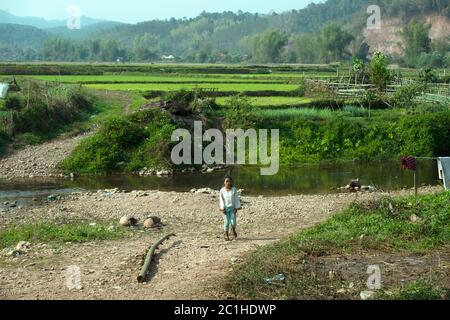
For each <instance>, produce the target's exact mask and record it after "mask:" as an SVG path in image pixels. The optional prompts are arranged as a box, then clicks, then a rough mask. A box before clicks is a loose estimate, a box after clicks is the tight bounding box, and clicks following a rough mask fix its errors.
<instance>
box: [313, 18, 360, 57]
mask: <svg viewBox="0 0 450 320" xmlns="http://www.w3.org/2000/svg"><path fill="white" fill-rule="evenodd" d="M353 39H354V37H353V35H352V34H351V33H349V32H348V31H346V30H344V29H342V27H341V26H340V25H339V24H336V23H332V24H329V25H326V26H325V27H324V28H323V29H322V33H321V36H320V41H321V45H322V49H323V52H324V57H325V62H330V61H332V60H334V61H340V60H341V59H342V58H343V55H344V52H345V48H346V47H347V46H348V45H349V44H350V43H351V42H352V41H353Z"/></svg>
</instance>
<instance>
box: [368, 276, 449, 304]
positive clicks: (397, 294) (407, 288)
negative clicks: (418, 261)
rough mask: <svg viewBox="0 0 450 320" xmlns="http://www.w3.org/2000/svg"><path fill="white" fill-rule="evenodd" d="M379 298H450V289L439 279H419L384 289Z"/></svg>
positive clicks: (378, 295)
mask: <svg viewBox="0 0 450 320" xmlns="http://www.w3.org/2000/svg"><path fill="white" fill-rule="evenodd" d="M377 298H378V299H384V300H409V301H410V300H441V299H446V300H448V299H450V289H444V288H441V287H440V286H439V284H438V281H436V280H435V281H431V280H423V279H419V280H417V281H413V282H411V283H408V284H407V285H404V286H402V287H399V288H394V289H393V290H390V293H389V294H388V293H386V292H385V291H382V292H380V293H378V294H377Z"/></svg>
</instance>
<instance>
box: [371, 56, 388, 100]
mask: <svg viewBox="0 0 450 320" xmlns="http://www.w3.org/2000/svg"><path fill="white" fill-rule="evenodd" d="M387 66H388V59H387V57H386V56H385V55H384V54H383V53H381V52H376V53H375V55H374V56H373V59H372V61H371V62H370V80H371V82H372V84H374V85H375V86H376V87H377V89H378V90H379V91H383V90H384V89H385V88H386V85H387V84H388V83H389V81H390V79H391V72H390V71H389V70H388V68H387Z"/></svg>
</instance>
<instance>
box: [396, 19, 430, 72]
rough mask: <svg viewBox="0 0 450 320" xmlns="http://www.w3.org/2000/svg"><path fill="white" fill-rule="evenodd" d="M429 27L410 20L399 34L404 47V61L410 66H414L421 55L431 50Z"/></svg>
mask: <svg viewBox="0 0 450 320" xmlns="http://www.w3.org/2000/svg"><path fill="white" fill-rule="evenodd" d="M430 28H431V26H430V25H428V24H426V23H422V22H420V21H418V20H415V19H413V20H411V22H410V23H408V24H407V25H406V26H405V27H404V28H403V31H402V32H401V35H402V37H403V42H404V46H405V61H406V63H407V64H408V65H410V66H415V65H416V63H417V59H418V57H419V56H420V54H421V53H423V52H425V53H428V52H430V50H431V39H430V37H429V32H430Z"/></svg>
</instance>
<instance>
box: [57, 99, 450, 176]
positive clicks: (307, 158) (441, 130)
mask: <svg viewBox="0 0 450 320" xmlns="http://www.w3.org/2000/svg"><path fill="white" fill-rule="evenodd" d="M109 94H111V93H109ZM116 94H117V93H116ZM176 99H180V100H179V101H177V100H176ZM186 99H187V100H186ZM297 99H299V100H298V101H300V100H301V99H306V100H307V99H308V98H297ZM159 100H162V105H165V106H166V109H167V110H161V109H151V110H146V111H143V112H137V113H133V114H131V115H129V116H127V117H125V118H123V117H112V118H111V119H109V120H108V121H106V122H104V123H103V125H102V126H101V129H100V131H99V133H98V134H97V135H95V136H94V137H92V138H90V139H88V140H86V141H84V142H83V143H82V144H81V145H80V146H79V148H77V149H76V150H75V152H74V153H73V154H72V156H71V157H70V158H68V159H67V160H66V161H64V163H63V164H62V167H63V168H64V169H65V170H68V171H75V172H78V173H83V174H104V173H112V172H137V171H140V170H142V169H144V168H171V167H173V165H172V163H171V161H170V153H171V147H172V146H173V145H174V144H173V143H172V142H171V134H172V132H173V130H175V129H176V128H187V129H189V130H191V129H192V124H193V121H194V119H203V120H204V123H205V129H207V127H208V126H209V127H211V126H216V127H217V125H218V124H221V126H222V127H224V128H249V127H251V128H257V129H279V130H280V161H281V163H282V164H287V165H289V164H303V163H317V162H322V161H371V160H393V159H399V158H401V157H403V156H407V155H414V156H422V157H433V156H444V155H448V154H450V144H449V143H448V141H450V132H449V131H448V128H449V127H450V111H449V110H448V109H446V108H438V107H433V106H431V107H429V106H427V108H422V109H421V108H418V109H416V111H415V112H409V111H408V110H407V109H400V108H399V109H389V110H372V112H371V113H370V117H369V112H368V110H367V109H364V108H361V107H356V106H347V107H344V108H342V109H337V110H332V109H323V108H269V107H267V108H260V107H259V106H258V105H255V103H254V101H255V99H253V98H249V97H244V96H238V97H233V98H231V99H225V100H220V103H222V104H218V103H217V102H216V100H215V99H214V98H205V97H202V91H176V92H173V93H169V94H166V95H165V97H163V98H156V99H154V100H153V102H158V101H159ZM282 100H283V99H282ZM275 101H276V102H277V101H278V99H276V100H275ZM142 104H145V99H143V98H142V96H140V95H138V94H132V95H131V103H130V110H131V111H136V110H137V109H138V108H139V107H140V106H141V105H142ZM180 119H182V120H180ZM206 145H207V144H205V147H206Z"/></svg>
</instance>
